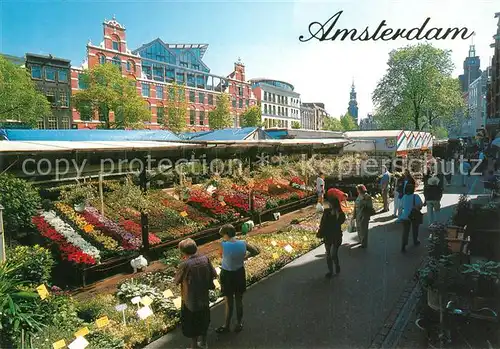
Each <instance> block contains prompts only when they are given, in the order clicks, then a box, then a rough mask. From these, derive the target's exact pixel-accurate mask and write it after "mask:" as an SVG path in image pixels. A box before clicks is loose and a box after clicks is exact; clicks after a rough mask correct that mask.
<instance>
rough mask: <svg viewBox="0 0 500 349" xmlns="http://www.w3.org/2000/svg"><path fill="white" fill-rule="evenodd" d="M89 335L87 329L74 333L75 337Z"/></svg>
mask: <svg viewBox="0 0 500 349" xmlns="http://www.w3.org/2000/svg"><path fill="white" fill-rule="evenodd" d="M89 333H90V331H89V328H88V327H84V328H82V329H81V330H79V331H77V332H75V337H84V336H86V335H88V334H89Z"/></svg>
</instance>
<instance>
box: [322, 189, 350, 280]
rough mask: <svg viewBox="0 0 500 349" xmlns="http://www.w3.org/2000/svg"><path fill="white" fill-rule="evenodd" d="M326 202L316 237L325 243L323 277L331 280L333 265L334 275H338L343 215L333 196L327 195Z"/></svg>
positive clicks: (338, 203)
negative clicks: (326, 269) (325, 271)
mask: <svg viewBox="0 0 500 349" xmlns="http://www.w3.org/2000/svg"><path fill="white" fill-rule="evenodd" d="M326 200H327V201H328V204H329V207H328V209H325V211H324V212H323V216H322V217H321V222H320V224H319V230H318V233H317V234H316V236H317V237H318V238H319V239H323V242H324V243H325V249H326V264H327V266H328V273H327V274H326V275H325V277H327V278H331V277H332V275H333V264H334V263H335V273H336V274H339V273H340V263H339V247H340V245H342V224H343V223H344V222H345V214H344V212H343V211H342V209H341V207H340V202H339V200H338V199H337V198H336V197H335V196H333V195H327V196H326Z"/></svg>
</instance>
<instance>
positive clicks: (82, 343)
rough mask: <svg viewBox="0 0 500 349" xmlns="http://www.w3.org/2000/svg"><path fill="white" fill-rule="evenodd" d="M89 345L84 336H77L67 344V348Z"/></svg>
mask: <svg viewBox="0 0 500 349" xmlns="http://www.w3.org/2000/svg"><path fill="white" fill-rule="evenodd" d="M88 345H89V342H88V341H87V340H86V339H85V338H84V337H78V338H77V339H75V340H74V341H73V342H71V343H70V345H68V348H69V349H84V348H86V347H87V346H88Z"/></svg>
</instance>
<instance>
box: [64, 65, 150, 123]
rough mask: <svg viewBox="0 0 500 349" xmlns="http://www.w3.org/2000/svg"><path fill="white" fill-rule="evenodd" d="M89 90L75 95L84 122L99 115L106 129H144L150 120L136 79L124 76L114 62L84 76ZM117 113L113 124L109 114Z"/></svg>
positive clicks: (74, 98) (97, 67)
mask: <svg viewBox="0 0 500 349" xmlns="http://www.w3.org/2000/svg"><path fill="white" fill-rule="evenodd" d="M82 80H83V83H84V84H85V85H86V87H87V88H85V89H83V90H80V91H78V92H77V93H76V94H75V95H74V96H73V103H74V105H75V108H76V110H77V111H78V112H79V113H80V117H81V118H82V120H89V119H92V115H95V114H96V113H98V114H99V119H100V120H101V121H103V122H104V125H103V128H107V129H109V128H143V127H144V122H145V121H150V120H151V112H150V111H149V110H148V108H147V103H146V101H144V99H143V98H142V97H141V96H139V95H138V94H137V89H136V85H135V80H130V79H129V78H126V77H124V76H122V74H121V72H120V70H119V69H118V67H116V66H115V65H113V64H111V63H106V64H100V65H97V66H95V67H93V68H91V69H89V70H87V71H85V72H84V73H83V76H82ZM111 111H114V113H115V118H114V122H112V121H111V120H110V118H109V113H110V112H111Z"/></svg>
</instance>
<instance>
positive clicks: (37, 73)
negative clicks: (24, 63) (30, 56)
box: [31, 65, 42, 79]
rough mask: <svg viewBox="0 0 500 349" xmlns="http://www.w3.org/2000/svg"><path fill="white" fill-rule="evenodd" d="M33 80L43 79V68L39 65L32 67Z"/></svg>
mask: <svg viewBox="0 0 500 349" xmlns="http://www.w3.org/2000/svg"><path fill="white" fill-rule="evenodd" d="M31 78H32V79H41V78H42V67H40V66H39V65H32V66H31Z"/></svg>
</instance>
